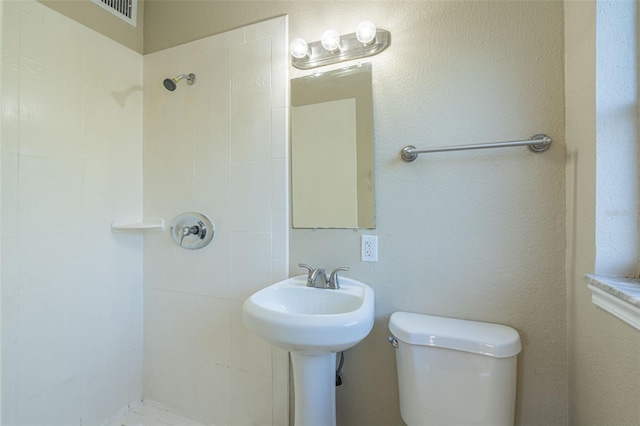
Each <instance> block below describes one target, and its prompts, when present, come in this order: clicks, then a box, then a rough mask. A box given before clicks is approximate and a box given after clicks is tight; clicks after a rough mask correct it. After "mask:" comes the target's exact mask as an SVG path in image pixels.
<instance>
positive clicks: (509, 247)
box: [145, 1, 568, 426]
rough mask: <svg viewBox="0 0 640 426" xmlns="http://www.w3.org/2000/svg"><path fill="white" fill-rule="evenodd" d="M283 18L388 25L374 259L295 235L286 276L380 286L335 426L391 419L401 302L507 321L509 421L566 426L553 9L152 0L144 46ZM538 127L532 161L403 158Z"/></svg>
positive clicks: (496, 154) (312, 33) (342, 234)
mask: <svg viewBox="0 0 640 426" xmlns="http://www.w3.org/2000/svg"><path fill="white" fill-rule="evenodd" d="M282 13H288V14H289V15H290V20H289V22H290V24H289V29H290V31H289V33H290V36H291V37H296V36H302V37H305V38H307V39H308V40H317V39H318V38H319V35H320V34H321V32H322V31H323V30H324V29H326V28H328V27H334V28H335V29H336V30H337V31H338V32H340V33H349V32H352V31H353V29H354V28H355V26H356V25H357V23H358V22H359V21H360V20H362V19H371V20H373V21H374V22H376V23H377V24H378V25H380V26H381V27H383V28H385V29H388V30H390V31H391V33H392V45H391V47H390V48H389V49H388V50H387V51H385V52H383V53H382V54H381V55H379V56H377V57H375V58H373V61H372V62H373V93H374V121H375V125H374V126H375V129H374V134H375V159H376V196H377V199H376V203H377V205H376V209H377V214H376V216H377V229H376V230H374V231H373V232H371V233H375V234H377V235H378V236H379V244H380V248H379V262H378V263H362V262H360V260H359V245H360V234H362V233H363V232H354V231H353V230H319V231H316V232H313V231H312V230H292V232H291V250H290V253H291V254H290V264H291V265H293V267H292V268H291V269H292V270H291V273H292V274H298V273H301V271H299V270H298V269H297V267H295V265H297V263H299V262H305V263H309V264H311V265H314V266H323V267H325V268H327V269H330V268H334V267H338V266H349V267H351V271H350V272H349V273H347V275H349V276H351V277H354V278H358V279H361V280H363V281H365V282H368V283H370V284H371V285H372V287H373V288H374V289H375V291H376V296H377V312H376V325H375V327H374V330H373V332H372V333H371V335H370V336H369V337H368V338H367V339H366V340H365V341H364V342H363V343H361V344H360V345H358V346H357V347H355V348H354V349H352V350H350V351H349V352H348V353H347V357H346V363H345V366H344V384H343V385H342V386H341V387H339V388H338V389H337V398H338V402H337V404H338V407H337V408H338V423H339V424H343V425H350V426H351V425H401V424H402V421H401V419H400V414H399V407H398V401H397V382H396V373H395V359H394V353H393V349H392V348H391V347H390V346H389V344H388V343H387V341H386V337H387V335H388V330H387V323H388V319H389V315H390V314H391V313H392V312H394V311H411V312H420V313H430V314H436V315H443V316H451V317H459V318H465V319H472V320H483V321H491V322H497V323H503V324H508V325H510V326H512V327H515V328H516V329H517V330H518V331H519V332H520V334H521V336H522V340H523V344H524V349H523V352H522V354H521V355H520V358H519V376H518V398H517V404H518V406H517V422H518V424H522V425H525V424H526V425H533V424H544V425H563V424H566V423H567V400H568V395H567V386H568V385H567V364H566V309H565V272H564V265H565V238H564V236H565V212H564V210H565V190H564V187H565V175H564V167H565V150H564V125H565V123H564V80H563V13H562V3H561V2H421V1H420V2H400V1H376V2H363V1H360V2H330V3H322V2H190V1H181V2H155V1H150V2H148V3H147V7H146V15H145V19H146V25H145V51H146V52H151V51H155V50H159V49H162V48H165V47H168V46H172V45H175V44H179V43H182V42H185V41H188V40H190V39H193V38H197V37H202V36H205V35H208V34H211V33H215V32H220V31H224V30H226V29H229V28H234V27H237V26H240V25H243V24H246V23H249V22H252V21H258V20H261V19H264V18H267V17H269V16H273V15H277V14H282ZM290 71H291V77H296V76H300V75H302V74H303V73H301V72H300V71H298V70H295V69H290ZM540 132H544V133H547V134H549V135H551V136H552V137H553V138H554V144H553V146H552V147H551V149H550V150H549V151H548V152H546V153H544V154H539V155H534V154H532V153H530V152H529V151H527V150H526V149H525V148H517V149H516V148H514V149H506V150H488V151H470V152H458V153H443V154H437V155H431V156H424V157H420V158H419V159H418V160H417V161H415V162H414V163H411V164H407V163H404V162H402V161H401V160H400V159H399V155H398V154H399V151H400V149H401V148H402V147H403V146H404V145H405V144H407V143H412V144H415V145H418V146H424V147H427V146H436V145H442V144H451V145H455V144H461V143H481V142H489V141H500V140H510V139H516V138H524V137H529V136H532V135H534V134H536V133H540ZM319 167H323V165H319ZM327 172H330V167H328V168H327ZM319 201H322V200H319Z"/></svg>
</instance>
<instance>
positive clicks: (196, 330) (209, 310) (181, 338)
mask: <svg viewBox="0 0 640 426" xmlns="http://www.w3.org/2000/svg"><path fill="white" fill-rule="evenodd" d="M145 319H146V323H147V324H149V327H150V328H151V330H149V331H148V332H147V335H146V336H145V342H146V344H147V345H148V346H149V348H150V349H159V350H161V351H171V352H175V353H178V354H181V355H184V356H186V357H189V358H191V359H198V360H202V361H205V362H213V363H219V364H222V365H230V364H231V309H230V307H229V306H228V303H227V302H226V301H224V300H221V299H216V298H213V297H201V296H198V295H193V294H186V293H177V292H168V291H160V290H150V291H148V294H147V295H145Z"/></svg>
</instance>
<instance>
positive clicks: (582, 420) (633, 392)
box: [565, 1, 640, 426]
mask: <svg viewBox="0 0 640 426" xmlns="http://www.w3.org/2000/svg"><path fill="white" fill-rule="evenodd" d="M565 34H566V36H565V37H566V38H565V62H566V70H565V72H566V76H565V82H566V83H565V85H566V121H567V124H566V138H567V174H566V176H567V185H566V186H567V318H568V336H569V339H568V347H569V348H568V355H569V395H570V405H569V407H570V410H569V412H570V416H571V418H570V423H571V424H575V425H594V426H595V425H637V424H638V419H640V406H639V405H638V398H637V396H638V394H639V393H640V369H639V368H638V365H639V364H638V363H639V361H640V356H639V355H638V354H640V335H638V332H637V331H636V330H634V329H633V328H631V327H630V326H628V325H627V324H625V323H623V322H622V321H620V320H618V319H616V318H614V317H613V316H611V315H609V314H608V313H606V312H605V311H603V310H600V309H598V308H596V307H595V305H593V303H591V300H590V299H591V293H590V292H589V290H588V289H587V287H586V283H585V281H584V274H586V273H593V272H594V270H595V258H596V234H595V228H596V211H595V207H596V125H595V123H596V3H595V2H572V1H568V2H565Z"/></svg>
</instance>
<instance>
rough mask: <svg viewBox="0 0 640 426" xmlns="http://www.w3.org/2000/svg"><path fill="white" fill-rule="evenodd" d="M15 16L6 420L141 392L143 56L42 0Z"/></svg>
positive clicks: (103, 410) (8, 44)
mask: <svg viewBox="0 0 640 426" xmlns="http://www.w3.org/2000/svg"><path fill="white" fill-rule="evenodd" d="M0 7H3V8H4V9H3V15H4V16H3V21H2V25H1V28H2V128H3V129H2V179H1V180H2V239H1V242H2V419H1V423H2V424H3V425H13V424H31V425H45V424H64V425H79V424H98V423H101V422H103V421H104V420H106V419H108V418H110V417H113V416H114V415H116V414H117V413H118V411H119V410H122V409H126V407H127V404H128V403H130V402H133V401H137V400H140V399H141V397H142V266H141V265H142V237H141V236H140V235H131V234H113V233H112V232H111V231H110V227H109V224H110V221H111V220H112V219H117V218H127V217H136V216H140V215H141V213H142V201H141V200H142V172H141V168H140V164H141V163H142V56H141V55H139V54H137V53H135V52H133V51H131V50H129V49H127V48H125V47H123V46H121V45H119V44H118V43H115V42H113V41H112V40H110V39H107V38H105V37H104V36H102V35H99V34H98V33H96V32H94V31H92V30H89V29H87V28H85V27H83V26H81V25H80V24H78V23H76V22H75V21H72V20H70V19H68V18H66V17H64V16H62V15H60V14H58V13H57V12H54V11H52V10H51V9H49V8H47V7H45V6H43V5H42V4H40V3H38V2H35V1H27V0H25V1H4V2H1V3H0Z"/></svg>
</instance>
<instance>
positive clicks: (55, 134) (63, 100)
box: [20, 73, 83, 160]
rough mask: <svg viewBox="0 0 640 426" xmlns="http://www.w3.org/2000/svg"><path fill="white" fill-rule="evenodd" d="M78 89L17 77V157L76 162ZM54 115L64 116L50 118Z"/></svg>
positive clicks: (79, 148) (79, 109)
mask: <svg viewBox="0 0 640 426" xmlns="http://www.w3.org/2000/svg"><path fill="white" fill-rule="evenodd" d="M82 105H83V99H82V87H81V86H80V85H79V84H74V85H68V84H63V83H62V82H60V81H48V80H45V79H42V78H39V77H35V76H31V75H29V74H27V73H22V75H21V76H20V153H21V154H26V155H37V156H43V157H53V158H68V159H74V160H79V159H80V158H81V153H82ZM54 111H61V112H64V113H60V114H54V113H53V112H54Z"/></svg>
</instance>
